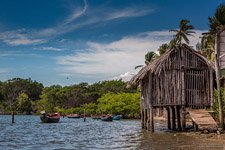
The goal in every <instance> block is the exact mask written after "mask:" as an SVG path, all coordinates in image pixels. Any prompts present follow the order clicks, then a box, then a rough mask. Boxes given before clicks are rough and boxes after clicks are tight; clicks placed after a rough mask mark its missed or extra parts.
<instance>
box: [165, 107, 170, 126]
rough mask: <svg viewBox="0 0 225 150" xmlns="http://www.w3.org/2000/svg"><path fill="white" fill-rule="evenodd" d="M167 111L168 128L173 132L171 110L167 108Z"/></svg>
mask: <svg viewBox="0 0 225 150" xmlns="http://www.w3.org/2000/svg"><path fill="white" fill-rule="evenodd" d="M166 111H167V127H168V129H169V130H171V121H170V108H169V107H167V108H166Z"/></svg>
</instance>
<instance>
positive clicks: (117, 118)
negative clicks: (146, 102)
mask: <svg viewBox="0 0 225 150" xmlns="http://www.w3.org/2000/svg"><path fill="white" fill-rule="evenodd" d="M121 118H122V115H115V116H113V120H120V119H121Z"/></svg>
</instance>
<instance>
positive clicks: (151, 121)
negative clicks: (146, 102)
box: [150, 106, 154, 133]
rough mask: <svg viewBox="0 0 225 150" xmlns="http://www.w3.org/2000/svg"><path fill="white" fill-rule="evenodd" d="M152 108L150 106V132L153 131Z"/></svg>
mask: <svg viewBox="0 0 225 150" xmlns="http://www.w3.org/2000/svg"><path fill="white" fill-rule="evenodd" d="M153 113H154V108H153V107H152V106H151V107H150V132H151V133H153V132H154V114H153Z"/></svg>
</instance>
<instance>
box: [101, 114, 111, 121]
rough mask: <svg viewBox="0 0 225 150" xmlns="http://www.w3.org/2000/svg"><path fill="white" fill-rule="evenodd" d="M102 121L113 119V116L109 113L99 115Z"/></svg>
mask: <svg viewBox="0 0 225 150" xmlns="http://www.w3.org/2000/svg"><path fill="white" fill-rule="evenodd" d="M101 120H102V121H113V117H112V116H111V115H104V116H102V117H101Z"/></svg>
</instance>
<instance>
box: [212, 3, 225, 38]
mask: <svg viewBox="0 0 225 150" xmlns="http://www.w3.org/2000/svg"><path fill="white" fill-rule="evenodd" d="M208 19H209V26H210V30H209V32H210V33H211V34H215V33H216V32H217V31H218V30H219V29H220V28H222V27H223V26H224V25H225V5H224V4H221V5H219V6H218V7H217V9H216V12H215V14H214V16H213V17H209V18H208Z"/></svg>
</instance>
